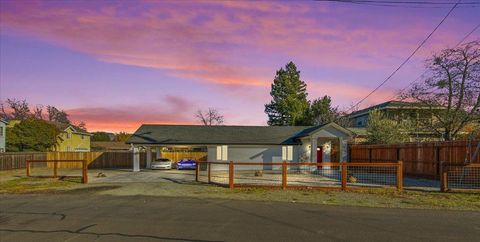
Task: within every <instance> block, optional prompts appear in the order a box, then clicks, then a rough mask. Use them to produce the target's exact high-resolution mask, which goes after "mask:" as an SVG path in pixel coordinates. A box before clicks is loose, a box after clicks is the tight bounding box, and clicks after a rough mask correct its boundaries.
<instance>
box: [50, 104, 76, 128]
mask: <svg viewBox="0 0 480 242" xmlns="http://www.w3.org/2000/svg"><path fill="white" fill-rule="evenodd" d="M47 113H48V120H49V121H55V122H59V123H64V124H70V123H71V122H70V120H69V119H68V114H67V113H66V112H65V111H63V110H58V109H57V108H56V107H54V106H47Z"/></svg>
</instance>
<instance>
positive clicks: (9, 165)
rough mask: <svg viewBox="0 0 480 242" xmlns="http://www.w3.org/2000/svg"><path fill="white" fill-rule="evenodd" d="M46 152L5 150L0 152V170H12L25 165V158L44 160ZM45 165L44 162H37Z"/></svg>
mask: <svg viewBox="0 0 480 242" xmlns="http://www.w3.org/2000/svg"><path fill="white" fill-rule="evenodd" d="M45 159H47V152H22V153H17V152H6V153H0V170H12V169H20V168H25V167H26V161H27V160H45ZM38 165H40V166H46V164H45V163H43V164H38Z"/></svg>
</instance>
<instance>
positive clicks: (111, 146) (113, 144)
mask: <svg viewBox="0 0 480 242" xmlns="http://www.w3.org/2000/svg"><path fill="white" fill-rule="evenodd" d="M91 150H92V151H129V150H131V146H130V145H128V144H125V142H120V141H91Z"/></svg>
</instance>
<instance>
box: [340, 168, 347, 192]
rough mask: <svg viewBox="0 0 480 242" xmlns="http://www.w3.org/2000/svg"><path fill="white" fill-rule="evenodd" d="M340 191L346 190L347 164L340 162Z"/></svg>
mask: <svg viewBox="0 0 480 242" xmlns="http://www.w3.org/2000/svg"><path fill="white" fill-rule="evenodd" d="M341 168H342V190H343V191H345V190H347V163H346V162H342V165H341Z"/></svg>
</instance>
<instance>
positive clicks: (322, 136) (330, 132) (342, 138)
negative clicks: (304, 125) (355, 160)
mask: <svg viewBox="0 0 480 242" xmlns="http://www.w3.org/2000/svg"><path fill="white" fill-rule="evenodd" d="M310 139H311V140H310V143H311V149H310V150H311V156H310V158H311V162H317V151H316V149H317V146H320V145H323V148H324V153H323V155H324V156H323V161H324V162H328V161H330V153H329V151H330V148H331V143H330V142H328V140H329V139H330V140H331V139H339V142H340V150H339V152H340V154H339V158H340V161H346V160H348V148H347V142H348V140H349V139H350V137H349V136H348V135H347V134H345V133H343V132H341V131H340V130H338V129H336V128H334V127H326V128H325V129H322V130H320V131H318V132H316V133H314V134H312V135H311V136H310ZM327 146H328V147H327ZM325 151H328V152H325Z"/></svg>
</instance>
